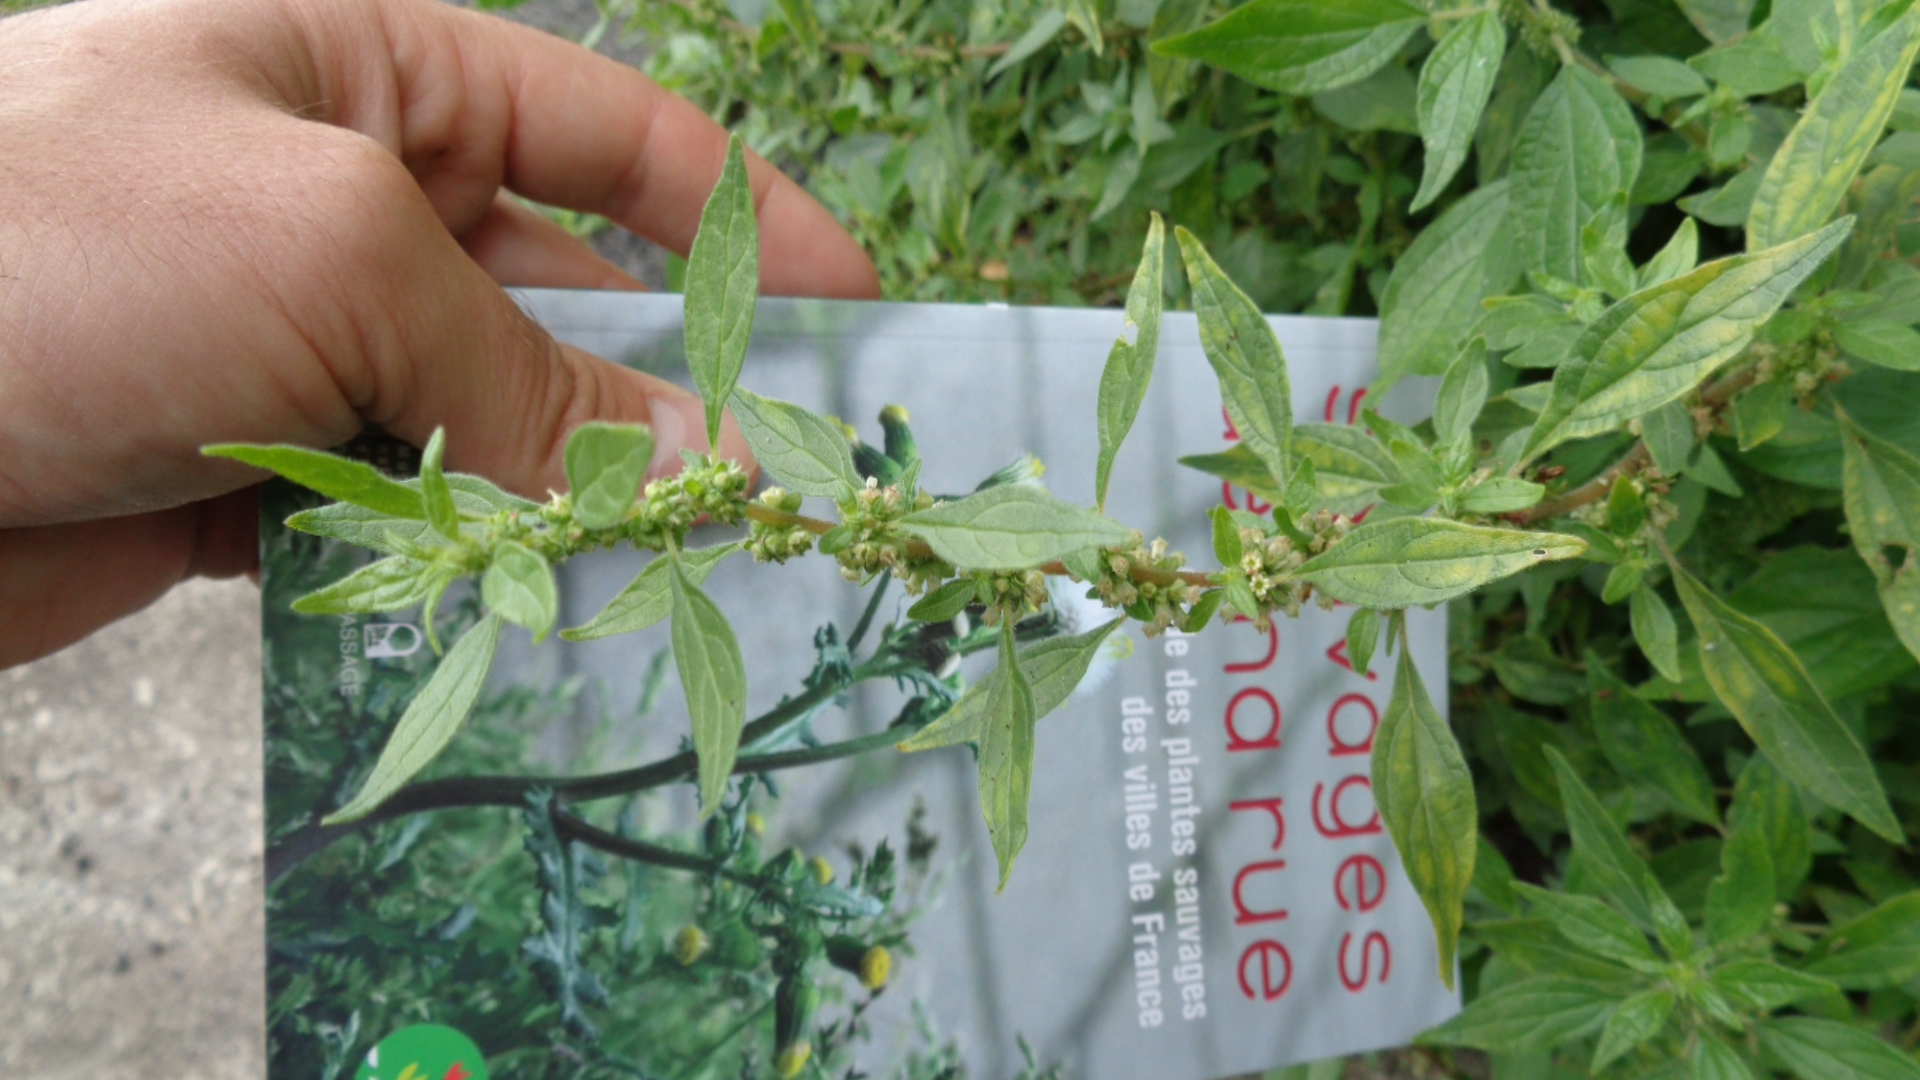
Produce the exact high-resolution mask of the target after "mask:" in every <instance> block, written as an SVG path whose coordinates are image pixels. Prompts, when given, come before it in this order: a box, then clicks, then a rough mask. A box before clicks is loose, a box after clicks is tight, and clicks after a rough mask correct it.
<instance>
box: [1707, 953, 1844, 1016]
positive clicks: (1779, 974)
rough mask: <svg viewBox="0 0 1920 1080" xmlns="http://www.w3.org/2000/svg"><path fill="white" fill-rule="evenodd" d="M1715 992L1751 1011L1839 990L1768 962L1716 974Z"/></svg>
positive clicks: (1738, 963)
mask: <svg viewBox="0 0 1920 1080" xmlns="http://www.w3.org/2000/svg"><path fill="white" fill-rule="evenodd" d="M1713 987H1714V989H1716V990H1718V991H1720V992H1721V993H1722V994H1725V995H1726V996H1727V997H1729V998H1731V999H1732V1000H1734V1001H1736V1002H1738V1003H1740V1004H1741V1005H1743V1006H1745V1007H1746V1008H1749V1009H1759V1010H1772V1009H1778V1008H1782V1007H1784V1006H1787V1005H1791V1004H1793V1003H1794V1002H1796V1001H1805V1000H1807V999H1808V998H1815V997H1824V996H1825V995H1827V994H1831V993H1833V992H1834V991H1835V990H1837V989H1839V987H1837V986H1835V985H1834V984H1833V983H1831V982H1828V981H1827V980H1825V979H1820V978H1815V977H1814V976H1812V975H1803V974H1801V973H1800V972H1798V971H1792V970H1790V969H1788V968H1783V967H1781V966H1780V965H1778V964H1774V963H1769V962H1768V961H1765V960H1735V961H1733V962H1732V963H1729V964H1722V965H1721V966H1719V967H1717V968H1715V969H1714V971H1713Z"/></svg>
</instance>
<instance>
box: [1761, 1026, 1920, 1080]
mask: <svg viewBox="0 0 1920 1080" xmlns="http://www.w3.org/2000/svg"><path fill="white" fill-rule="evenodd" d="M1759 1028H1760V1045H1761V1046H1763V1047H1765V1048H1766V1050H1767V1052H1768V1053H1769V1054H1771V1055H1772V1056H1773V1057H1774V1058H1775V1059H1777V1060H1778V1061H1779V1062H1780V1063H1781V1064H1783V1065H1785V1066H1786V1067H1787V1068H1788V1069H1789V1070H1791V1071H1792V1072H1793V1074H1794V1075H1795V1076H1805V1077H1816V1076H1817V1077H1819V1078H1820V1080H1920V1065H1916V1064H1914V1061H1913V1059H1912V1058H1910V1057H1908V1056H1907V1054H1906V1052H1905V1051H1903V1050H1901V1049H1900V1048H1899V1047H1897V1046H1894V1045H1893V1044H1892V1043H1890V1042H1887V1041H1886V1040H1885V1039H1882V1038H1880V1037H1879V1036H1878V1035H1875V1034H1874V1033H1873V1032H1871V1031H1866V1030H1864V1029H1862V1028H1858V1027H1855V1026H1853V1025H1852V1024H1842V1023H1840V1022H1838V1021H1835V1020H1816V1019H1814V1018H1812V1017H1808V1016H1794V1017H1785V1018H1769V1019H1767V1020H1764V1021H1762V1022H1761V1023H1760V1025H1759Z"/></svg>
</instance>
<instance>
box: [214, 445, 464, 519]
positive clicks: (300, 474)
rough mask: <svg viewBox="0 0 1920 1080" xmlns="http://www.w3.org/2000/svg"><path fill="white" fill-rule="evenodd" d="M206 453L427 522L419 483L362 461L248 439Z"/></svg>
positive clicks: (357, 503) (368, 506)
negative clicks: (394, 476) (406, 481)
mask: <svg viewBox="0 0 1920 1080" xmlns="http://www.w3.org/2000/svg"><path fill="white" fill-rule="evenodd" d="M200 452H201V453H202V454H205V455H206V456H207V457H216V458H227V459H228V460H231V461H238V462H240V463H242V464H244V465H252V466H253V467H254V468H256V469H266V470H268V471H269V472H275V473H279V474H280V475H281V476H284V477H286V478H287V479H289V480H291V481H293V482H294V483H296V484H299V485H300V486H301V487H304V488H310V489H312V490H314V491H317V492H319V493H320V494H322V495H325V496H326V497H327V498H329V499H338V500H339V501H341V502H348V503H352V504H354V505H355V506H360V507H365V508H366V509H368V510H372V511H374V512H376V513H380V514H385V515H386V516H388V517H394V518H404V519H407V520H411V521H425V520H427V508H426V506H425V505H424V504H422V503H421V501H420V491H419V488H418V487H417V486H415V487H408V486H406V485H405V484H402V483H400V482H399V481H398V480H394V479H391V478H390V477H388V476H387V474H385V473H383V472H381V471H380V470H379V469H376V468H374V467H373V466H371V465H369V464H367V463H366V462H364V461H354V460H352V459H350V458H343V457H341V456H339V455H338V454H329V453H327V452H326V451H324V450H309V449H307V448H306V447H304V446H284V445H281V446H256V445H253V444H250V443H222V444H220V445H217V446H207V447H202V448H201V450H200Z"/></svg>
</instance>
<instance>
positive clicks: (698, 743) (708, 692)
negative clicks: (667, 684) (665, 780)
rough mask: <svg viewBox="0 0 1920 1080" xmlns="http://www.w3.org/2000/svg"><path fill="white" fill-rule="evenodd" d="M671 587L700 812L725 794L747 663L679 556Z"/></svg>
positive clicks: (676, 656) (743, 712)
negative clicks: (695, 759)
mask: <svg viewBox="0 0 1920 1080" xmlns="http://www.w3.org/2000/svg"><path fill="white" fill-rule="evenodd" d="M666 561H667V563H668V567H667V580H668V582H669V583H670V584H671V586H672V589H673V660H674V666H675V667H677V668H679V670H680V686H681V688H682V689H683V690H685V691H686V695H687V715H688V717H689V718H691V719H692V721H693V752H694V754H695V755H696V756H697V757H698V758H699V759H700V813H701V815H702V816H705V815H707V814H711V813H713V812H714V811H715V810H717V809H719V807H720V803H721V800H723V799H725V798H726V796H727V778H728V777H730V776H732V775H733V763H734V759H735V758H737V757H738V756H739V753H740V729H741V728H742V727H745V726H746V722H747V668H746V665H745V664H744V663H742V662H741V660H740V643H739V642H738V641H736V640H735V639H734V636H733V626H732V625H731V624H729V623H728V622H727V616H726V615H725V613H723V612H722V611H721V610H720V607H719V605H717V604H715V603H714V602H713V601H712V599H710V598H709V597H708V596H707V594H706V593H703V592H701V591H700V587H699V586H698V585H695V584H694V583H693V579H692V578H691V577H689V576H688V574H687V571H686V569H685V567H683V566H682V565H681V564H680V562H679V560H677V559H674V558H672V557H671V556H669V557H668V558H667V560H666Z"/></svg>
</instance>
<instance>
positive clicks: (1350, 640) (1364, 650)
mask: <svg viewBox="0 0 1920 1080" xmlns="http://www.w3.org/2000/svg"><path fill="white" fill-rule="evenodd" d="M1379 647H1380V613H1379V612H1377V611H1375V610H1373V609H1372V608H1355V609H1354V612H1353V618H1351V619H1348V620H1347V662H1348V663H1350V664H1352V665H1353V670H1354V671H1356V672H1358V673H1360V674H1362V675H1365V674H1367V669H1368V668H1370V667H1371V666H1372V665H1373V650H1375V649H1377V648H1379Z"/></svg>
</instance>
